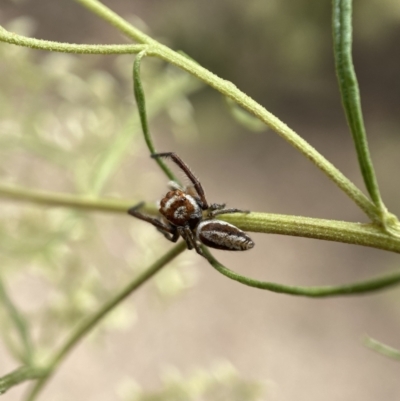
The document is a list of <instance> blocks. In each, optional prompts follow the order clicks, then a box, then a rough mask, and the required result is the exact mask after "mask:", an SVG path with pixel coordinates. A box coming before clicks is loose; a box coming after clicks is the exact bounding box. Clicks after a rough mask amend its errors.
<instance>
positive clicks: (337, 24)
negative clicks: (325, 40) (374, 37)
mask: <svg viewBox="0 0 400 401" xmlns="http://www.w3.org/2000/svg"><path fill="white" fill-rule="evenodd" d="M332 4H333V43H334V55H335V64H336V74H337V78H338V83H339V88H340V93H341V96H342V103H343V108H344V111H345V113H346V117H347V121H348V124H349V127H350V131H351V133H352V136H353V140H354V144H355V147H356V151H357V156H358V163H359V165H360V168H361V173H362V176H363V178H364V182H365V186H366V187H367V190H368V192H369V194H370V196H371V199H372V200H373V202H374V203H375V205H376V206H377V207H378V208H379V210H380V212H381V215H382V216H381V218H382V222H384V220H385V219H384V218H385V215H386V213H387V210H386V208H385V206H384V204H383V201H382V198H381V195H380V192H379V186H378V181H377V179H376V175H375V171H374V166H373V164H372V159H371V155H370V152H369V148H368V141H367V134H366V132H365V126H364V119H363V115H362V110H361V99H360V90H359V87H358V82H357V76H356V73H355V69H354V65H353V60H352V49H351V47H352V0H334V1H333V3H332Z"/></svg>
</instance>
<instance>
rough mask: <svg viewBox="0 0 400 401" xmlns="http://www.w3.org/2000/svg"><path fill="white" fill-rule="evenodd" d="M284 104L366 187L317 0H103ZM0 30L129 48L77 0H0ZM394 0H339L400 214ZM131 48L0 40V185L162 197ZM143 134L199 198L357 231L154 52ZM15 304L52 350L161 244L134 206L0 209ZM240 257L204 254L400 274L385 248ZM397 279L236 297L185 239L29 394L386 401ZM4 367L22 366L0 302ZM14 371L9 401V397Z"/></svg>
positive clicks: (267, 241)
mask: <svg viewBox="0 0 400 401" xmlns="http://www.w3.org/2000/svg"><path fill="white" fill-rule="evenodd" d="M104 3H105V4H107V5H108V6H110V7H111V8H112V9H113V10H114V11H116V12H117V13H119V14H120V15H122V16H123V17H125V18H126V19H127V20H129V21H131V22H132V23H133V24H135V25H136V26H137V27H139V28H140V29H143V30H144V31H145V32H147V33H148V34H150V35H151V36H153V37H155V38H156V39H158V40H160V41H161V42H162V43H164V44H167V45H168V46H170V47H172V48H173V49H176V50H182V51H184V52H185V53H186V54H188V55H189V56H190V57H192V58H193V59H195V60H196V61H198V62H199V63H201V64H202V65H203V66H205V67H206V68H208V69H210V70H211V71H213V72H214V73H216V74H217V75H219V76H221V77H223V78H224V79H227V80H230V81H232V82H233V83H234V84H235V85H236V86H238V87H239V88H240V89H242V90H243V91H244V92H245V93H247V94H248V95H250V96H251V97H253V98H254V99H255V100H257V101H258V102H260V103H261V104H262V105H263V106H265V107H266V108H267V109H268V110H269V111H271V112H272V113H274V114H275V115H277V116H278V117H279V118H280V119H281V120H283V121H284V122H285V123H287V124H288V125H289V126H290V127H291V128H293V129H294V130H295V131H296V132H298V133H299V134H300V135H301V136H302V137H303V138H305V139H306V140H307V141H309V142H310V143H311V144H312V145H313V146H314V147H315V148H317V149H318V150H319V151H320V152H321V153H322V154H323V155H325V156H326V157H327V158H328V160H330V161H331V162H333V163H334V164H335V165H336V166H337V167H338V168H339V169H341V170H342V171H343V172H344V173H345V174H346V175H347V176H348V177H349V178H350V179H352V180H353V181H354V182H355V183H356V184H357V185H359V186H360V187H361V188H364V186H363V184H362V180H361V177H360V173H359V169H358V166H357V161H356V156H355V152H354V149H353V144H352V140H351V137H350V133H349V131H348V128H347V126H346V121H345V118H344V115H343V111H342V109H341V104H340V97H339V92H338V88H337V84H336V77H335V72H334V67H333V64H334V62H333V55H332V40H331V4H330V3H331V2H320V1H310V0H298V1H296V2H293V1H288V0H280V1H277V0H268V1H262V0H248V1H246V2H242V1H239V0H230V1H228V0H219V1H213V2H211V1H207V2H205V1H202V0H190V1H189V0H185V1H179V0H164V1H156V0H136V1H135V2H133V1H129V2H128V1H123V0H113V1H111V0H109V1H107V2H104ZM0 24H1V25H2V26H4V27H5V28H7V29H9V30H11V31H13V32H18V33H21V34H25V35H27V36H33V37H36V38H40V39H47V40H53V41H61V42H69V43H103V44H111V43H127V40H126V39H125V38H123V37H122V36H121V35H120V34H119V32H118V31H116V30H115V29H113V28H112V27H110V26H108V25H107V24H106V23H105V22H103V21H101V20H99V19H98V18H97V17H95V16H94V15H91V14H90V13H89V12H88V11H86V10H85V9H83V8H82V7H81V6H79V5H78V4H76V3H75V2H73V1H69V0H58V1H57V2H54V1H52V0H41V1H35V0H18V1H17V0H15V1H11V0H2V2H1V6H0ZM399 40H400V3H399V2H398V1H397V0H379V1H378V0H371V1H369V2H356V4H355V5H354V62H355V67H356V71H357V74H358V79H359V84H360V89H361V95H362V105H363V112H364V117H365V122H366V128H367V132H368V136H369V142H370V146H371V152H372V157H373V160H374V162H375V168H376V171H377V175H378V179H379V182H380V186H381V191H382V194H383V198H384V200H385V203H386V205H387V206H388V208H389V210H391V211H392V212H393V213H395V214H397V215H399V214H400V195H399V193H400V191H399V184H398V179H397V178H396V177H397V174H398V168H399V155H398V154H399V149H400V136H399V135H398V132H399V128H400V115H399V112H398V110H399V108H400V90H399V87H400V80H399V74H398V71H399V70H400V52H399V51H398V43H399ZM132 61H133V57H131V56H83V55H80V56H74V55H66V54H56V53H54V54H49V53H46V52H42V51H37V50H29V49H25V48H24V49H23V48H18V47H15V46H10V45H7V44H0V88H1V90H0V179H1V183H5V184H14V185H18V186H21V187H25V188H28V189H41V190H47V191H56V192H68V193H72V194H79V195H84V194H85V195H92V196H104V197H116V198H121V199H132V203H135V202H136V201H138V200H146V201H152V200H154V201H156V200H157V199H159V198H160V197H161V196H162V195H163V194H164V193H165V191H166V183H167V180H166V178H165V177H164V176H163V174H162V172H160V171H159V170H158V169H157V167H156V166H155V163H154V162H153V161H152V160H150V158H149V157H148V151H147V149H146V148H145V146H144V143H143V139H142V136H141V132H140V127H139V124H138V118H137V114H136V106H135V105H134V102H133V95H132V83H131V69H132ZM142 72H143V79H144V85H145V91H146V95H147V103H148V109H149V113H150V114H151V121H150V125H151V130H152V133H153V137H154V140H155V142H156V147H157V149H158V150H159V151H175V152H177V153H178V154H179V155H180V156H181V157H182V158H183V160H185V161H186V162H187V163H188V164H189V166H190V167H191V168H192V169H193V170H194V171H195V173H196V175H198V177H199V178H200V180H201V182H202V184H203V185H204V187H205V190H206V192H207V196H208V199H209V200H210V201H211V202H227V203H228V205H229V206H231V207H238V208H243V209H250V210H253V211H259V212H268V213H283V214H296V215H304V216H311V217H320V218H332V219H340V220H348V221H360V222H365V221H367V220H366V217H365V216H364V215H363V214H362V213H361V212H360V211H359V210H358V209H357V207H356V206H355V205H354V204H353V203H352V202H351V201H350V200H349V199H347V198H346V196H344V194H343V193H341V192H340V190H338V189H337V188H336V187H335V186H334V184H332V183H331V182H330V181H329V180H328V179H327V178H326V177H325V176H324V175H323V174H322V173H321V172H319V171H318V170H317V169H316V168H315V167H314V166H313V165H312V164H311V163H310V162H309V161H308V160H306V159H305V158H304V157H303V156H301V155H300V154H298V153H297V152H296V151H294V150H293V149H292V148H291V147H290V146H289V145H288V144H287V143H285V142H284V141H283V140H282V139H281V138H279V137H278V136H277V135H276V134H275V133H274V132H272V131H270V130H269V131H268V130H266V129H265V128H264V127H262V126H260V125H259V124H257V123H255V122H254V121H253V120H251V119H250V120H249V119H248V116H247V115H244V114H243V113H241V112H240V111H239V110H237V109H232V107H231V106H230V105H229V104H227V102H226V101H225V100H224V99H223V97H221V96H220V95H219V94H218V93H217V92H215V91H214V90H212V89H210V88H206V87H204V86H202V84H201V83H200V82H198V81H196V80H194V79H192V78H190V77H189V76H187V75H186V74H185V73H183V72H181V71H178V70H177V69H175V68H173V67H171V66H168V65H165V63H162V62H160V61H158V60H154V59H146V60H145V61H144V62H143V64H142ZM0 201H1V208H0V238H1V240H0V265H1V274H0V277H1V279H2V282H3V285H4V286H5V288H6V289H7V292H8V295H9V297H10V298H12V300H13V301H14V302H15V304H16V305H17V306H18V307H19V308H20V310H21V311H22V312H23V313H24V314H25V315H26V316H27V319H28V320H29V324H30V327H31V331H32V333H33V334H32V335H33V338H34V341H35V344H37V347H38V357H40V356H42V355H43V356H45V355H48V353H49V352H51V351H52V350H53V349H54V348H55V347H56V346H57V345H59V344H60V343H61V342H62V341H63V339H65V338H66V336H67V335H68V333H69V332H70V330H71V328H72V327H74V325H75V324H76V322H78V321H79V320H80V319H81V318H83V317H84V316H86V315H87V314H89V313H92V312H93V311H94V310H96V309H97V308H98V306H99V305H101V304H102V303H103V302H104V300H105V299H108V298H109V297H110V296H111V295H112V294H114V293H115V292H116V291H118V289H119V288H121V287H122V286H123V285H124V284H125V283H126V282H127V281H128V280H130V279H131V278H132V277H133V276H134V275H136V274H138V273H139V272H140V271H141V269H143V268H145V267H146V266H148V265H149V264H150V263H151V262H152V261H154V260H156V259H157V258H158V257H159V256H160V255H161V254H162V253H163V252H164V251H166V250H167V249H169V248H170V247H171V244H170V243H168V242H167V241H165V239H164V238H163V237H162V236H161V235H160V234H159V233H157V231H156V230H155V229H154V228H153V227H151V226H149V225H147V224H146V223H143V222H140V221H137V220H134V219H131V218H130V217H129V216H123V215H122V216H120V215H111V214H101V213H83V212H78V211H75V210H68V209H59V208H45V207H38V206H33V205H30V204H25V203H15V202H11V201H5V200H1V199H0ZM252 237H253V238H254V240H255V242H256V247H255V248H254V249H253V250H252V251H251V252H243V253H239V254H237V253H235V254H231V253H228V252H226V253H224V252H218V251H216V252H214V254H215V255H216V257H218V258H219V260H220V261H221V262H223V263H224V264H226V265H227V266H228V267H230V268H231V269H233V270H235V271H237V272H239V273H241V274H244V275H248V276H251V277H254V278H258V279H260V280H268V281H277V282H281V283H285V284H293V285H296V284H298V285H323V284H340V283H346V282H349V281H355V280H361V279H363V278H366V277H368V276H371V275H375V274H380V273H383V272H385V271H388V270H391V269H395V268H396V267H398V266H399V260H398V257H396V255H392V254H389V253H386V252H383V251H379V250H374V249H368V248H362V247H356V246H350V245H345V244H337V243H328V242H323V241H317V240H308V239H302V238H290V237H283V236H277V235H259V234H252ZM399 300H400V298H399V290H398V289H396V288H394V289H391V290H387V291H384V292H381V293H377V294H374V295H367V296H358V297H348V298H334V299H322V300H313V299H303V298H296V297H290V296H287V295H278V294H273V293H269V292H264V291H260V290H256V289H251V288H247V287H245V286H242V285H240V284H238V283H236V282H233V281H230V280H228V279H227V278H226V277H223V276H220V275H219V274H218V273H217V272H216V271H214V270H213V269H212V268H211V267H210V266H209V265H208V264H207V263H206V262H205V261H204V260H203V259H202V258H200V257H199V256H198V255H197V254H195V253H194V252H185V253H184V254H182V255H181V256H179V258H177V259H176V260H175V261H174V263H172V264H171V265H170V266H168V267H167V268H165V269H164V270H163V271H161V272H160V273H159V274H158V275H157V276H156V277H155V278H154V279H153V280H151V282H149V283H147V284H146V285H145V286H144V287H143V288H141V289H140V290H139V291H138V292H137V293H135V294H134V296H132V297H130V299H129V300H128V301H126V302H124V303H123V305H121V306H119V307H118V308H117V309H116V310H115V311H114V312H113V313H112V314H111V315H110V316H109V317H108V318H107V319H106V320H105V321H104V322H103V323H102V324H101V325H100V327H99V328H98V329H97V330H96V331H95V332H94V333H93V334H91V335H90V336H89V338H86V339H85V340H84V341H83V342H82V343H81V344H80V345H79V346H78V347H77V348H76V349H75V350H74V351H73V352H72V353H71V355H70V356H69V357H68V359H67V360H66V361H65V363H63V364H62V365H61V367H60V369H59V371H58V372H57V374H56V375H55V376H54V377H53V379H52V380H51V381H50V383H49V385H48V387H47V388H46V389H45V391H44V393H43V394H42V396H41V398H40V397H39V399H41V400H52V401H64V400H71V399H73V400H76V401H80V400H82V401H83V400H85V401H87V400H96V401H106V400H107V401H110V400H118V401H119V400H121V401H139V400H140V401H144V400H147V401H149V400H168V401H172V400H174V401H175V400H185V401H186V400H190V401H191V400H196V401H197V400H207V401H209V400H215V401H216V400H218V401H220V400H229V401H232V400H238V401H248V400H250V401H252V400H274V401H286V400H294V399H296V400H299V401H302V400H307V401H312V400H321V399H324V400H326V401H334V400H335V401H336V400H338V399H340V400H354V399H363V400H365V401H372V400H376V399H386V400H394V399H398V398H399V397H400V385H399V364H398V363H396V362H394V361H392V360H389V359H385V358H384V357H382V356H380V355H378V354H375V353H373V352H372V351H370V350H368V349H366V348H364V346H363V345H362V338H363V336H364V335H365V334H369V335H371V336H372V337H374V338H377V339H379V340H381V341H383V342H385V343H388V344H390V345H392V346H393V347H397V348H400V341H399V333H400V318H399V313H400V306H399ZM0 319H1V321H0V322H1V323H0V324H1V335H2V339H3V342H2V344H1V345H0V376H3V375H4V374H6V373H8V372H9V371H11V370H12V369H14V368H16V367H17V366H19V365H20V363H19V362H18V344H16V342H15V338H16V337H15V333H14V332H13V331H12V325H11V322H10V319H9V317H8V315H7V313H6V311H5V310H3V309H0ZM26 390H27V384H24V385H21V386H18V387H16V388H13V389H11V390H10V391H9V392H8V393H7V394H5V395H4V396H3V397H2V400H4V401H13V400H19V399H22V397H23V394H24V393H25V392H26Z"/></svg>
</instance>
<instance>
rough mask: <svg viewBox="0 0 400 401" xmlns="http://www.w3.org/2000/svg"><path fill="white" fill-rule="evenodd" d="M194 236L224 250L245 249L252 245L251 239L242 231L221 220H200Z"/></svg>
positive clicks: (206, 243)
mask: <svg viewBox="0 0 400 401" xmlns="http://www.w3.org/2000/svg"><path fill="white" fill-rule="evenodd" d="M196 236H197V238H198V239H199V240H200V241H201V242H202V243H203V244H204V245H206V246H209V247H211V248H216V249H223V250H225V251H247V250H248V249H251V248H253V247H254V242H253V240H252V239H251V238H250V237H249V236H248V235H247V234H246V233H245V232H244V231H242V230H240V229H239V228H237V227H235V226H234V225H232V224H229V223H227V222H225V221H221V220H205V221H202V222H201V223H200V224H199V225H198V226H197V229H196Z"/></svg>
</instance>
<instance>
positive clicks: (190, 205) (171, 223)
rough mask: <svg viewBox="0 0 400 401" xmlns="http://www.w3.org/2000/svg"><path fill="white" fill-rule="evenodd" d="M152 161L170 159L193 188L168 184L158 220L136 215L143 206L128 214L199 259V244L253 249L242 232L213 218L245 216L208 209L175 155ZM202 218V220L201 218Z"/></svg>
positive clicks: (215, 206) (197, 186)
mask: <svg viewBox="0 0 400 401" xmlns="http://www.w3.org/2000/svg"><path fill="white" fill-rule="evenodd" d="M151 157H153V158H157V157H165V158H171V160H172V161H173V162H175V163H176V164H177V165H178V166H179V167H180V168H181V169H182V170H183V172H184V173H185V174H186V176H187V177H188V178H189V180H190V181H191V182H192V184H193V186H189V187H187V188H185V189H183V188H180V187H179V185H178V184H176V183H175V182H171V183H170V189H171V190H170V191H169V192H167V194H166V195H165V196H164V198H163V199H161V201H160V208H159V211H160V214H161V215H162V219H157V218H153V217H150V216H147V215H144V214H142V213H140V212H139V209H140V208H141V207H142V206H143V204H144V203H143V202H142V203H139V204H138V205H136V206H133V207H131V208H130V209H129V210H128V213H129V214H130V215H132V216H134V217H137V218H138V219H141V220H144V221H147V222H149V223H151V224H153V226H155V227H156V228H157V229H158V230H159V231H160V232H161V233H163V234H164V236H165V237H166V238H167V239H168V240H170V241H172V242H176V241H177V240H178V239H179V237H182V238H183V239H184V240H185V242H186V244H187V247H188V249H193V248H194V249H195V250H196V252H197V253H199V254H200V255H203V252H202V250H201V247H200V244H204V245H206V246H209V247H211V248H215V249H222V250H227V251H246V250H248V249H251V248H253V247H254V242H253V241H252V239H251V238H250V237H249V236H248V235H247V234H246V233H245V232H244V231H242V230H240V229H239V228H237V227H235V226H234V225H233V224H229V223H227V222H225V221H221V220H216V219H215V216H217V215H219V214H225V213H248V212H244V211H242V210H239V209H226V208H225V205H221V204H216V203H214V204H212V205H208V202H207V200H206V197H205V193H204V190H203V187H202V185H201V183H200V181H199V180H198V179H197V178H196V177H195V176H194V174H193V173H192V172H191V171H190V169H189V167H188V166H187V165H186V164H185V163H184V162H183V161H182V159H180V157H179V156H178V155H176V154H175V153H172V152H169V153H157V154H153V155H151ZM203 213H204V214H205V216H204V215H203Z"/></svg>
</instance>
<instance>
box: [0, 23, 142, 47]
mask: <svg viewBox="0 0 400 401" xmlns="http://www.w3.org/2000/svg"><path fill="white" fill-rule="evenodd" d="M0 41H1V42H5V43H10V44H13V45H18V46H23V47H30V48H32V49H40V50H47V51H52V52H61V53H75V54H135V53H139V52H141V51H142V50H144V49H145V48H146V47H147V46H146V45H131V44H129V45H79V44H75V43H60V42H52V41H50V40H41V39H34V38H27V37H26V36H22V35H18V34H16V33H12V32H9V31H7V30H6V29H4V28H3V27H1V26H0Z"/></svg>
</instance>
